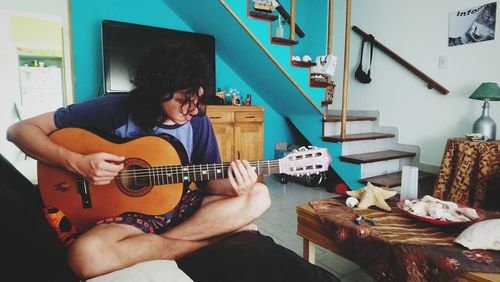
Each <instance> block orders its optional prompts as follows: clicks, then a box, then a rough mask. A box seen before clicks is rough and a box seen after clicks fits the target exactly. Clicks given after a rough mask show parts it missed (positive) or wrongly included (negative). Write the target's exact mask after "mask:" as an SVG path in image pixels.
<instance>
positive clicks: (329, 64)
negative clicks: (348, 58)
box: [310, 54, 337, 83]
mask: <svg viewBox="0 0 500 282" xmlns="http://www.w3.org/2000/svg"><path fill="white" fill-rule="evenodd" d="M336 65H337V57H335V56H334V55H333V54H328V55H325V56H318V57H316V65H315V66H313V67H311V69H310V70H311V71H310V78H311V79H312V80H315V81H316V82H328V83H329V82H331V81H333V76H334V75H335V67H336Z"/></svg>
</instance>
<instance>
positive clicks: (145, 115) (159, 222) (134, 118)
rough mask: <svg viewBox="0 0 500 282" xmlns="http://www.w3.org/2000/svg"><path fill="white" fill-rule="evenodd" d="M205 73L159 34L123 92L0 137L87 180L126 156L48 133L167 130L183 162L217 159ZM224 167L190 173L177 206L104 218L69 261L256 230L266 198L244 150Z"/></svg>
mask: <svg viewBox="0 0 500 282" xmlns="http://www.w3.org/2000/svg"><path fill="white" fill-rule="evenodd" d="M208 73H209V69H208V67H207V64H206V59H205V58H204V57H203V55H202V54H201V53H200V52H198V51H196V50H194V49H191V48H188V46H186V45H182V44H180V43H176V44H172V43H169V44H161V45H159V46H158V47H156V48H153V49H152V50H151V51H150V52H149V53H148V54H147V55H146V56H145V57H144V58H143V60H142V62H141V64H140V65H139V67H138V68H137V70H136V75H135V78H134V81H133V82H134V84H135V86H136V88H135V89H134V90H133V91H132V92H131V93H130V94H128V95H109V96H103V97H99V98H96V99H93V100H90V101H86V102H83V103H79V104H75V105H70V106H68V107H66V108H60V109H58V110H57V111H55V112H49V113H45V114H42V115H39V116H36V117H33V118H30V119H27V120H23V121H20V122H18V123H16V124H14V125H12V126H11V127H10V128H9V129H8V132H7V138H8V139H9V140H10V141H11V142H13V143H15V144H16V145H17V146H18V147H19V148H21V149H22V150H23V151H24V152H26V153H27V154H28V155H30V156H31V157H33V158H35V159H37V160H38V161H40V162H44V163H47V164H50V165H56V166H61V167H64V168H65V169H66V170H68V171H71V172H73V173H74V174H77V175H80V176H82V177H83V178H84V179H85V180H86V181H87V182H88V183H90V184H92V185H107V184H109V183H110V182H112V181H113V180H114V179H115V177H116V176H117V175H119V173H120V171H122V170H123V169H124V164H123V161H124V160H125V157H124V156H120V155H116V154H110V153H109V152H96V153H91V154H81V153H77V152H74V151H71V150H69V149H67V148H65V147H63V146H60V145H58V144H56V143H55V142H53V141H51V139H50V138H49V135H50V134H51V133H53V132H54V131H56V130H58V129H63V128H68V127H77V128H82V129H85V130H88V131H91V132H93V133H96V134H109V133H111V134H112V135H115V136H117V137H120V138H123V139H127V140H131V139H135V138H138V137H141V136H145V135H163V134H169V135H171V136H174V137H175V138H176V139H178V140H179V141H180V142H181V143H182V145H183V147H184V149H185V151H186V152H187V156H188V159H189V163H190V164H208V163H219V162H220V154H219V150H218V146H217V141H216V138H215V135H214V132H213V129H212V126H211V124H210V121H209V120H208V118H207V116H206V115H204V110H205V106H204V100H205V96H206V95H204V93H205V90H206V89H211V88H210V86H211V85H209V83H210V82H209V81H210V80H209V77H207V74H208ZM81 142H85V140H81ZM144 149H145V150H146V149H147V150H154V148H144ZM227 174H228V177H229V178H228V179H211V180H208V181H199V182H198V183H197V184H198V187H199V188H200V189H190V188H186V189H184V191H183V193H182V197H181V199H180V201H179V204H178V205H177V207H175V208H174V209H172V210H171V211H169V212H168V213H166V214H161V215H147V214H141V213H135V212H125V213H122V214H117V215H115V217H111V218H105V219H103V220H102V221H101V222H99V223H98V224H96V225H95V226H93V227H91V228H90V229H88V230H87V231H86V232H85V233H83V234H81V235H80V237H79V238H78V239H77V240H76V241H74V243H72V244H71V245H70V246H69V250H68V263H69V265H70V267H71V268H72V269H73V271H74V272H75V273H76V274H77V275H78V276H79V277H81V278H83V279H88V278H90V277H95V276H99V275H102V274H105V273H109V272H112V271H115V270H118V269H122V268H125V267H128V266H131V265H134V264H136V263H138V262H142V261H146V260H154V259H176V258H179V257H182V256H184V255H186V254H188V253H190V252H193V251H194V250H196V249H199V248H201V247H203V246H206V245H208V244H210V243H211V242H213V241H214V240H216V238H217V237H220V236H222V235H224V234H227V233H231V232H236V231H239V230H248V229H251V230H252V229H253V230H256V228H257V227H256V226H255V225H253V224H252V222H253V221H254V220H255V219H257V218H258V217H259V216H261V215H262V214H263V213H264V212H265V211H266V210H267V209H268V207H269V206H270V198H269V193H268V190H267V187H266V186H265V185H264V184H262V183H258V182H257V175H256V172H255V171H254V169H252V167H251V166H250V164H249V162H248V161H246V160H236V161H233V162H231V164H230V166H229V168H228V171H227ZM63 212H64V210H63Z"/></svg>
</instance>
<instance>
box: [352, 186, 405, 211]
mask: <svg viewBox="0 0 500 282" xmlns="http://www.w3.org/2000/svg"><path fill="white" fill-rule="evenodd" d="M396 194H397V191H389V190H385V189H382V188H380V187H377V186H375V185H373V184H371V183H370V182H368V185H366V186H365V187H364V188H362V189H359V190H356V191H347V195H349V196H352V197H354V198H356V199H358V200H359V205H358V207H359V208H362V209H367V208H369V207H371V206H373V205H375V206H377V207H379V208H381V209H383V210H385V211H390V210H391V207H389V205H388V204H387V203H386V202H385V200H386V199H389V198H390V197H392V196H394V195H396Z"/></svg>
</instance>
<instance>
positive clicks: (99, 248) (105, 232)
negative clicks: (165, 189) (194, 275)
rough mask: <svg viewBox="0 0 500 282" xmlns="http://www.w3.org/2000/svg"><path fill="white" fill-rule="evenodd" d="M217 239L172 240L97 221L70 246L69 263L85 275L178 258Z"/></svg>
mask: <svg viewBox="0 0 500 282" xmlns="http://www.w3.org/2000/svg"><path fill="white" fill-rule="evenodd" d="M216 239H217V238H212V239H209V240H202V241H196V242H192V241H185V240H175V239H170V238H165V237H162V236H158V235H155V234H149V233H144V232H142V231H141V230H140V229H138V228H136V227H134V226H130V225H125V224H116V223H111V224H100V225H97V226H96V227H94V228H92V229H90V230H88V231H87V232H85V233H84V234H83V235H82V236H81V237H80V238H78V239H77V240H76V241H75V242H74V243H73V244H72V245H71V246H70V248H69V251H68V263H69V265H70V267H71V269H72V270H73V271H74V272H75V274H76V275H77V276H78V277H80V278H83V279H88V278H91V277H95V276H99V275H103V274H106V273H109V272H112V271H115V270H118V269H122V268H125V267H128V266H131V265H134V264H136V263H139V262H143V261H147V260H154V259H169V260H173V259H177V258H180V257H182V256H184V255H186V254H189V253H191V252H194V251H196V250H197V249H200V248H202V247H204V246H207V245H209V244H210V243H212V242H214V241H216Z"/></svg>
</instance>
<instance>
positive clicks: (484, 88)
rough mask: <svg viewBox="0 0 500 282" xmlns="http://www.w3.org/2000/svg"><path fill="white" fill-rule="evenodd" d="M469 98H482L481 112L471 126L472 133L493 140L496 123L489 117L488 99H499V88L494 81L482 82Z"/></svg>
mask: <svg viewBox="0 0 500 282" xmlns="http://www.w3.org/2000/svg"><path fill="white" fill-rule="evenodd" d="M469 98H470V99H474V100H484V104H483V113H482V114H481V117H479V118H478V119H477V120H476V121H475V122H474V125H473V126H472V133H481V134H482V135H483V136H484V140H495V138H496V127H497V126H496V123H495V121H494V120H493V119H492V118H491V117H490V103H489V101H500V88H499V87H498V84H497V83H495V82H484V83H481V85H480V86H479V87H478V88H477V89H476V91H474V93H472V95H470V96H469Z"/></svg>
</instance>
